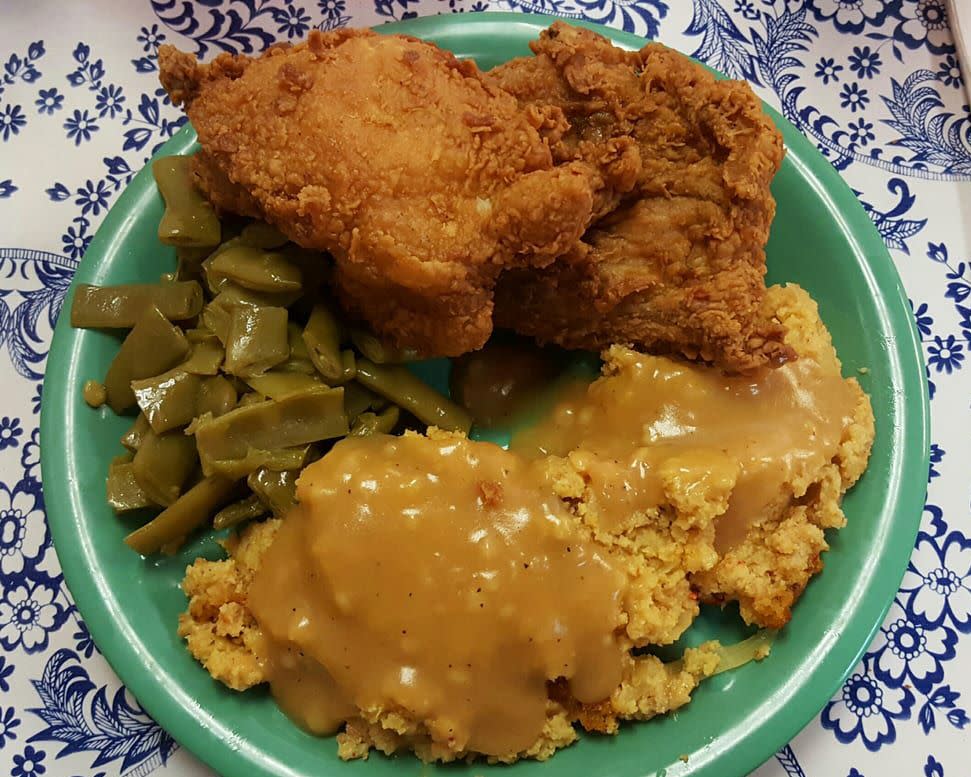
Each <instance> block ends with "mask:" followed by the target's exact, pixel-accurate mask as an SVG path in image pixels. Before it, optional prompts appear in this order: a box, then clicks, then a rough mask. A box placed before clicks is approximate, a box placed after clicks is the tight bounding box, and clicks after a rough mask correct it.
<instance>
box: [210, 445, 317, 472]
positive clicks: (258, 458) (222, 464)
mask: <svg viewBox="0 0 971 777" xmlns="http://www.w3.org/2000/svg"><path fill="white" fill-rule="evenodd" d="M309 456H310V446H309V445H304V446H302V447H296V448H277V449H276V450H258V449H256V448H250V449H249V450H248V451H246V455H245V456H243V457H242V458H238V459H223V460H220V461H212V462H210V464H209V471H210V472H211V473H214V474H218V475H222V476H223V477H227V478H233V479H238V478H245V477H246V476H247V475H249V474H250V473H251V472H255V471H256V470H258V469H260V468H261V467H263V468H265V469H269V470H273V471H279V470H286V469H293V470H300V469H303V467H304V466H305V465H306V464H307V462H308V458H309Z"/></svg>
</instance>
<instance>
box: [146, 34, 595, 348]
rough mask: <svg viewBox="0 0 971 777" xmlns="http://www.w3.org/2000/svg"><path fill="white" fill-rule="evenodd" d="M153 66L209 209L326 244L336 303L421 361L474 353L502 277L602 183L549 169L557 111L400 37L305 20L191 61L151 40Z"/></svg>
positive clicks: (544, 250) (536, 260) (535, 254)
mask: <svg viewBox="0 0 971 777" xmlns="http://www.w3.org/2000/svg"><path fill="white" fill-rule="evenodd" d="M159 67H160V78H161V81H162V83H163V85H164V86H165V87H166V89H167V90H168V92H169V95H170V96H171V98H172V100H173V102H175V103H177V104H182V105H184V106H185V108H186V111H187V113H188V116H189V118H190V119H191V121H192V124H193V126H194V127H195V129H196V131H197V132H198V135H199V142H200V144H201V146H202V150H203V155H202V156H201V157H199V159H198V161H197V163H196V165H195V173H196V178H197V181H198V182H199V184H200V186H201V187H202V189H203V190H204V191H205V193H206V194H207V196H208V197H209V198H210V199H211V200H212V201H213V202H214V204H215V205H216V206H217V207H219V208H220V209H223V210H229V211H234V212H243V213H245V214H248V215H252V216H261V217H263V218H265V219H267V220H268V221H270V222H271V223H273V224H274V225H276V226H277V227H278V228H279V229H280V230H281V231H282V232H283V233H284V234H286V235H287V237H289V238H290V239H291V240H293V241H294V242H296V243H298V244H299V245H301V246H304V247H305V248H309V249H314V250H321V251H328V252H330V253H331V254H333V256H334V259H335V262H336V276H335V284H336V287H337V291H338V294H339V297H340V299H341V301H342V303H343V305H344V306H345V307H346V308H347V310H348V311H349V312H350V313H351V314H353V315H356V316H360V317H362V318H363V319H365V320H366V321H367V322H368V323H369V324H370V325H371V327H372V328H374V330H375V331H376V332H378V333H379V334H381V335H383V336H385V337H386V338H388V339H390V340H391V341H393V342H394V343H395V344H397V345H399V346H407V347H412V348H415V349H417V350H419V351H420V352H421V353H423V354H425V355H429V356H435V355H438V356H442V355H445V356H448V355H458V354H462V353H465V352H467V351H470V350H474V349H476V348H478V347H480V346H481V345H482V344H483V343H484V342H485V341H486V339H487V338H488V336H489V333H490V332H491V331H492V309H493V303H492V297H493V286H494V283H495V280H496V277H497V275H498V273H499V272H500V270H501V269H502V268H503V267H505V266H508V265H511V264H517V265H519V266H524V265H526V264H528V263H532V264H534V265H537V266H541V265H544V264H548V263H549V262H550V261H552V260H553V259H554V257H556V256H558V255H560V254H562V253H564V252H566V251H568V250H571V249H573V248H575V246H576V245H577V242H578V240H579V238H580V235H581V234H582V232H583V230H584V229H585V228H586V226H587V225H588V223H589V221H590V218H591V213H592V208H593V207H594V199H595V196H596V193H597V191H598V190H599V189H600V188H602V187H603V185H604V183H603V181H602V178H601V175H600V173H599V171H598V170H597V169H596V168H595V167H593V166H591V165H589V164H586V163H584V162H577V163H572V164H566V165H560V166H556V167H554V166H553V162H552V158H551V154H550V150H549V147H548V145H547V143H546V142H545V141H544V140H543V139H542V138H541V136H540V134H539V131H538V130H539V129H541V128H543V129H547V128H549V127H551V126H554V125H556V124H557V123H558V122H562V117H559V119H558V118H557V117H558V114H557V112H556V111H555V110H553V109H543V108H534V109H530V110H521V109H520V108H519V106H518V104H517V102H516V100H515V99H513V98H512V97H511V96H510V95H508V94H506V93H504V92H502V91H501V90H499V89H496V88H495V87H493V86H491V85H490V84H488V83H487V82H486V81H485V80H484V79H483V77H482V74H481V73H480V72H479V71H478V69H477V68H476V66H475V64H474V63H472V62H471V61H468V60H459V59H458V58H456V57H455V56H454V55H452V54H451V53H449V52H447V51H444V50H442V49H439V48H438V47H436V46H434V45H433V44H431V43H426V42H423V41H420V40H417V39H414V38H409V37H405V36H400V35H377V34H375V33H373V32H370V31H367V30H339V31H334V32H327V33H321V32H319V31H312V32H311V33H310V36H309V38H308V40H307V41H306V42H305V43H302V44H299V45H296V46H274V47H271V48H270V49H269V50H267V51H266V52H265V53H264V54H263V55H261V56H260V57H258V58H250V57H245V56H237V57H232V56H230V55H228V54H223V55H221V56H219V57H217V58H216V59H215V60H214V61H213V62H212V63H209V64H205V65H203V64H199V63H197V62H196V60H195V58H194V57H193V56H191V55H189V54H185V53H182V52H179V51H177V50H176V49H174V48H172V47H170V46H162V47H161V49H160V51H159Z"/></svg>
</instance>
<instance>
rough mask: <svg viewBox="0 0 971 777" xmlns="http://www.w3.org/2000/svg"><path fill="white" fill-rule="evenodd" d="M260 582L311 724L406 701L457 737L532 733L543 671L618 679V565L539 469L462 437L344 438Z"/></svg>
mask: <svg viewBox="0 0 971 777" xmlns="http://www.w3.org/2000/svg"><path fill="white" fill-rule="evenodd" d="M297 496H298V500H299V502H300V504H299V506H298V507H297V509H296V510H295V511H294V512H293V513H291V514H290V515H289V516H288V517H287V519H286V520H285V521H284V523H283V526H282V527H281V529H280V531H279V533H278V535H277V538H276V540H275V541H274V543H273V545H272V546H271V548H270V549H269V550H268V551H267V555H266V557H265V558H264V561H263V564H262V566H261V569H260V571H259V572H258V574H257V577H256V579H255V580H254V581H253V584H252V585H251V587H250V595H249V607H250V609H251V611H252V612H253V614H254V616H255V617H256V619H257V620H258V622H259V623H260V625H261V627H262V630H263V633H264V640H265V648H266V654H267V656H268V658H267V661H268V673H269V676H270V683H271V688H272V691H273V694H274V696H275V697H276V699H277V701H278V703H279V704H280V706H281V707H282V708H283V709H284V711H285V712H286V713H287V714H288V715H290V716H291V717H292V718H294V719H295V720H296V721H297V722H298V723H299V724H301V725H302V726H304V727H305V728H306V729H308V730H310V731H312V732H315V733H329V732H333V731H335V730H336V729H337V728H338V727H339V726H340V724H341V723H342V722H343V721H344V720H346V719H347V718H348V717H351V716H353V715H354V714H355V712H356V709H355V708H357V707H360V708H365V709H367V708H373V707H376V706H382V707H384V708H394V707H395V706H400V707H402V708H405V709H407V710H409V711H410V712H411V713H412V715H413V716H414V717H416V718H418V719H424V720H427V721H430V723H429V725H430V726H431V727H432V728H433V729H434V730H436V731H437V732H438V733H439V734H440V735H441V736H442V738H449V739H451V740H452V741H453V742H454V743H455V744H456V745H457V746H458V747H467V748H470V749H473V750H476V751H479V752H482V753H486V754H499V753H508V752H515V751H517V750H520V749H523V748H526V747H528V746H529V745H530V744H532V743H533V742H534V741H535V740H536V739H537V737H538V735H539V733H540V731H541V729H542V726H543V723H544V720H545V712H544V710H545V706H546V700H547V690H546V682H547V680H551V679H555V678H558V677H566V678H569V680H570V684H571V689H572V692H573V694H574V695H575V696H576V697H577V698H579V699H580V700H581V701H589V702H593V701H599V700H601V699H604V698H606V697H607V696H609V695H610V693H611V692H612V691H613V690H614V689H615V688H616V687H617V685H618V683H619V681H620V673H621V660H622V657H623V652H624V651H623V648H622V646H621V644H620V643H619V641H618V639H617V636H616V631H617V629H618V627H620V626H621V625H622V616H621V612H620V596H621V594H620V591H621V588H622V582H623V581H622V576H621V574H620V572H619V571H618V570H616V569H614V568H613V567H612V565H611V561H610V559H609V558H607V557H606V556H604V555H603V554H602V551H601V550H600V549H599V548H598V547H597V546H595V545H593V544H591V543H589V542H587V541H584V540H583V539H582V538H581V537H580V536H579V534H578V530H577V528H576V524H575V521H576V519H575V518H573V517H572V516H571V515H570V514H569V513H568V511H567V509H566V508H565V506H564V505H563V504H562V503H561V502H560V501H559V500H558V499H557V498H556V496H555V495H554V494H553V492H552V491H551V490H549V488H548V487H547V486H546V485H544V481H543V479H542V476H541V475H540V473H539V471H538V469H537V468H536V465H534V464H533V463H530V462H528V461H527V460H525V459H524V458H523V457H520V456H517V455H514V454H512V453H509V452H507V451H504V450H502V449H501V448H499V447H497V446H495V445H492V444H489V443H480V442H471V441H468V440H464V439H451V438H449V439H427V438H422V437H417V436H406V437H387V436H375V437H372V438H363V439H351V438H349V439H346V440H343V441H341V442H339V443H338V444H337V445H335V446H334V448H333V450H332V451H331V452H330V453H329V454H328V455H327V456H325V457H324V458H322V459H320V460H319V461H317V462H315V463H313V464H311V465H310V466H309V467H307V469H305V470H304V472H303V474H302V475H301V477H300V481H299V484H298V490H297Z"/></svg>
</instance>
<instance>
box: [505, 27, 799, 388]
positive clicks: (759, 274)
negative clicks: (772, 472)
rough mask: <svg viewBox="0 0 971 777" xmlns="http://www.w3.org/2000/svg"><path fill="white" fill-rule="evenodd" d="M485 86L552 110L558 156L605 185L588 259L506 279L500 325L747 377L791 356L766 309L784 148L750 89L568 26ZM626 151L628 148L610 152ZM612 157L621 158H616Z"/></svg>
mask: <svg viewBox="0 0 971 777" xmlns="http://www.w3.org/2000/svg"><path fill="white" fill-rule="evenodd" d="M532 48H533V51H534V52H535V56H534V57H527V58H520V59H516V60H512V61H511V62H509V63H507V64H505V65H502V66H500V67H498V68H496V69H495V70H493V71H491V72H490V73H489V74H488V75H489V77H490V78H491V79H492V80H493V81H494V83H496V84H497V85H498V86H500V87H501V88H503V89H505V90H507V91H509V92H510V93H512V94H514V95H515V96H516V97H517V98H518V99H519V100H520V102H521V104H523V105H525V106H546V107H554V108H559V109H560V110H561V111H562V112H563V113H564V115H565V116H566V119H567V121H568V122H569V125H570V127H569V129H568V130H567V131H565V132H562V131H556V132H554V133H552V134H551V135H550V136H549V138H548V139H549V141H550V144H551V148H552V152H553V156H554V159H555V160H556V161H558V162H563V163H565V162H568V161H571V160H577V159H580V160H584V161H586V162H587V163H589V164H591V165H593V166H595V167H597V168H598V169H599V170H600V171H601V174H602V176H603V178H604V180H605V181H606V182H608V184H609V185H610V186H608V187H607V189H611V187H612V189H611V191H607V189H602V190H601V192H600V195H599V203H600V204H601V206H602V208H601V210H600V211H599V212H601V213H602V212H604V211H607V210H610V209H611V208H612V207H613V206H615V205H617V204H618V203H620V206H619V208H618V209H617V210H616V212H613V213H611V214H610V215H608V216H607V217H606V218H604V219H603V220H601V221H600V222H598V223H597V224H596V225H595V227H594V228H593V229H592V230H591V231H590V232H589V233H588V234H587V235H586V236H585V238H584V240H585V242H586V243H587V244H588V245H589V248H588V249H584V250H581V251H577V252H574V253H573V254H572V255H570V256H568V257H566V258H565V259H562V260H560V261H558V262H557V263H556V264H554V265H553V266H552V267H549V268H547V269H545V270H529V269H523V270H517V271H514V272H509V273H507V274H505V275H504V276H503V277H502V279H501V280H500V284H499V289H498V292H497V297H496V322H497V324H498V325H500V326H506V327H509V328H512V329H515V330H517V331H519V332H522V333H524V334H528V335H532V336H534V337H537V338H538V339H540V340H542V341H544V342H554V343H558V344H561V345H564V346H567V347H572V348H588V349H600V348H604V347H606V346H608V345H610V344H612V343H628V344H630V345H633V346H634V347H637V348H642V349H646V350H650V351H654V352H665V351H675V352H681V353H684V354H686V355H687V356H689V357H691V358H698V357H700V358H702V359H705V360H708V361H714V362H716V363H717V364H719V365H721V366H723V367H725V368H727V369H730V370H733V371H747V370H752V369H755V368H757V367H760V366H763V365H766V364H769V365H777V364H781V363H782V362H784V361H785V360H786V359H789V358H792V356H793V352H792V351H791V349H790V348H789V347H787V346H786V345H785V344H784V342H783V332H782V329H781V327H780V326H779V324H778V322H777V321H774V320H772V319H771V318H765V317H762V316H761V315H760V307H761V302H762V298H763V296H764V294H765V283H764V274H765V252H764V246H765V243H766V240H767V238H768V232H769V226H770V224H771V222H772V217H773V215H774V213H775V201H774V200H773V198H772V195H771V193H770V191H769V183H770V182H771V180H772V177H773V176H774V175H775V172H776V171H777V170H778V167H779V164H780V163H781V161H782V156H783V148H782V139H781V136H780V135H779V133H778V131H777V130H776V129H775V127H774V126H773V125H772V123H771V121H770V120H769V119H768V117H767V116H766V115H765V113H764V112H763V110H762V106H761V103H760V102H759V100H758V99H757V98H756V96H755V95H754V94H753V92H752V90H751V89H750V88H749V86H748V85H747V84H745V83H743V82H736V81H716V80H715V79H714V77H713V76H712V75H711V74H709V73H708V72H707V71H706V70H704V68H702V67H701V66H700V65H698V64H696V63H694V62H692V61H691V60H689V59H688V58H687V57H684V56H683V55H681V54H678V53H677V52H675V51H672V50H671V49H668V48H666V47H664V46H662V45H660V44H654V43H652V44H648V45H647V46H645V47H644V48H643V49H641V50H640V51H638V52H628V51H623V50H621V49H617V48H615V47H614V46H612V45H611V44H610V43H609V41H607V40H606V39H605V38H603V37H601V36H599V35H597V34H596V33H593V32H591V31H588V30H583V29H579V28H574V27H570V26H569V25H566V24H563V23H561V22H557V23H555V24H554V25H553V26H552V27H551V28H550V29H549V30H547V31H545V32H544V33H543V34H542V35H541V36H540V39H539V40H538V41H536V42H535V43H534V44H533V46H532ZM618 145H624V148H625V150H624V153H622V154H619V153H618ZM619 160H620V161H619Z"/></svg>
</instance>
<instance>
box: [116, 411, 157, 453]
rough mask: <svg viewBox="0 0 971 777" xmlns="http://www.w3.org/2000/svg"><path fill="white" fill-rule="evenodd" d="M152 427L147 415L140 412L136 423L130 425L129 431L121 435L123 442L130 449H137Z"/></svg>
mask: <svg viewBox="0 0 971 777" xmlns="http://www.w3.org/2000/svg"><path fill="white" fill-rule="evenodd" d="M151 428H152V427H151V426H150V425H149V423H148V419H147V418H146V417H145V415H144V414H143V413H139V414H138V418H136V419H135V423H133V424H132V425H131V426H130V427H128V431H127V432H125V433H124V434H123V435H122V436H121V444H122V445H124V446H125V447H126V448H128V450H130V451H137V450H138V449H139V448H140V447H141V444H142V440H144V439H145V435H147V434H148V433H149V432H150V431H151Z"/></svg>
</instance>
